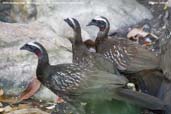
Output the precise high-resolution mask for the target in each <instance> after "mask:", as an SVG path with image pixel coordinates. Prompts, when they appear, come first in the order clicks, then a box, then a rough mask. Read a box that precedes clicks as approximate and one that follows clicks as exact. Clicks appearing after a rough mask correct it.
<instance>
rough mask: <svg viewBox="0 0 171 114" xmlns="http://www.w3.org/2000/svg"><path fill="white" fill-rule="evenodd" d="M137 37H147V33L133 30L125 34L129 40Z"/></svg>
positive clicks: (137, 29) (136, 29)
mask: <svg viewBox="0 0 171 114" xmlns="http://www.w3.org/2000/svg"><path fill="white" fill-rule="evenodd" d="M137 35H138V36H141V37H146V36H147V35H149V33H148V32H145V31H143V30H142V29H139V28H134V29H132V30H131V31H130V32H129V33H128V34H127V37H128V38H131V37H136V36H137Z"/></svg>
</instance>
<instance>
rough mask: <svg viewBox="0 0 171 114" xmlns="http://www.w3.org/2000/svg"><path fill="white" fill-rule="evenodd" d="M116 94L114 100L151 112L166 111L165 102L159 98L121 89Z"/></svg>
mask: <svg viewBox="0 0 171 114" xmlns="http://www.w3.org/2000/svg"><path fill="white" fill-rule="evenodd" d="M114 94H115V95H114V97H113V98H114V99H119V100H122V101H126V102H128V103H131V104H135V105H137V106H140V107H144V108H147V109H151V110H164V109H165V106H166V105H165V102H163V101H162V100H160V99H159V98H157V97H154V96H151V95H148V94H145V93H140V92H137V91H132V90H130V89H123V88H120V89H118V90H117V92H116V91H115V92H114Z"/></svg>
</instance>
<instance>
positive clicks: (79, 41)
mask: <svg viewBox="0 0 171 114" xmlns="http://www.w3.org/2000/svg"><path fill="white" fill-rule="evenodd" d="M74 39H75V41H74V44H75V45H77V44H83V41H82V36H81V28H77V30H75V31H74Z"/></svg>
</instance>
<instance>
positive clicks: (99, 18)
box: [94, 16, 107, 23]
mask: <svg viewBox="0 0 171 114" xmlns="http://www.w3.org/2000/svg"><path fill="white" fill-rule="evenodd" d="M94 19H95V20H99V21H104V22H105V23H107V21H106V19H103V18H101V17H99V16H98V17H95V18H94Z"/></svg>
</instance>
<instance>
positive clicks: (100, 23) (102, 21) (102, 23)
mask: <svg viewBox="0 0 171 114" xmlns="http://www.w3.org/2000/svg"><path fill="white" fill-rule="evenodd" d="M87 26H96V27H98V28H99V30H100V31H106V30H109V27H110V24H109V21H108V19H107V18H106V17H103V16H97V17H95V18H94V19H92V20H91V21H90V22H89V23H88V25H87Z"/></svg>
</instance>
